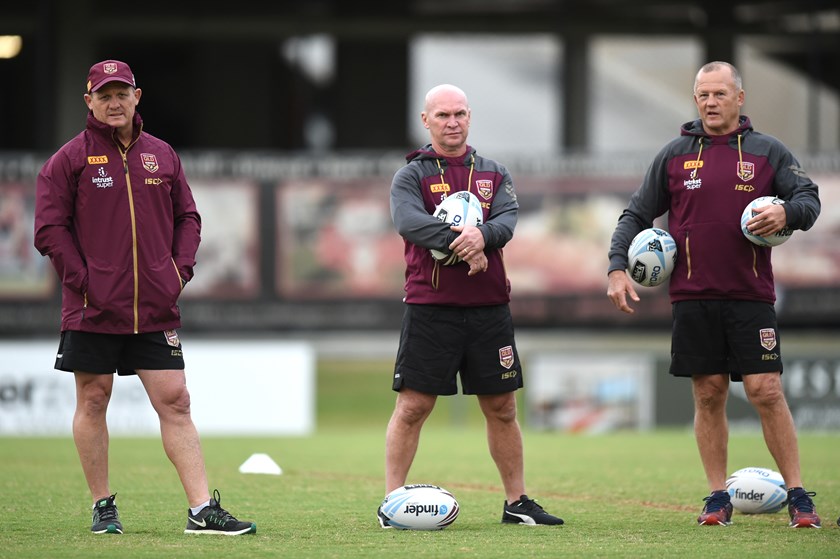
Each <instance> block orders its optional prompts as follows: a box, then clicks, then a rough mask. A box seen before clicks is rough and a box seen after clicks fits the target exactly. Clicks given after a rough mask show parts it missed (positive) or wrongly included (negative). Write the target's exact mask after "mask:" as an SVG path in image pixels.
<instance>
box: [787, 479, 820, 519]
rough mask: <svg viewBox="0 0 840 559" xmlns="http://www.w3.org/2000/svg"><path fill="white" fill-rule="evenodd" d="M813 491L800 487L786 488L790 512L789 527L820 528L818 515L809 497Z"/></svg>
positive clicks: (812, 494) (813, 494)
mask: <svg viewBox="0 0 840 559" xmlns="http://www.w3.org/2000/svg"><path fill="white" fill-rule="evenodd" d="M815 495H816V493H814V492H813V491H805V490H804V489H802V488H801V487H794V488H792V489H789V490H788V514H790V527H791V528H822V524H820V516H819V515H818V514H817V509H816V507H814V501H812V500H811V497H813V496H815Z"/></svg>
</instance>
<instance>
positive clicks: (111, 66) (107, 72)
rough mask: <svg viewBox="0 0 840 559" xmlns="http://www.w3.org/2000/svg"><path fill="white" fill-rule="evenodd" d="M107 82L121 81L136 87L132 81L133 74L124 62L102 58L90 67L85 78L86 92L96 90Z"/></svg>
mask: <svg viewBox="0 0 840 559" xmlns="http://www.w3.org/2000/svg"><path fill="white" fill-rule="evenodd" d="M109 82H123V83H125V84H128V85H130V86H131V87H137V85H136V84H135V83H134V74H133V73H132V72H131V68H129V67H128V64H126V63H125V62H120V61H119V60H103V61H102V62H97V63H96V64H94V65H93V66H91V67H90V71H89V72H88V79H87V92H88V93H91V92H93V91H98V90H99V88H100V87H102V86H103V85H105V84H106V83H109Z"/></svg>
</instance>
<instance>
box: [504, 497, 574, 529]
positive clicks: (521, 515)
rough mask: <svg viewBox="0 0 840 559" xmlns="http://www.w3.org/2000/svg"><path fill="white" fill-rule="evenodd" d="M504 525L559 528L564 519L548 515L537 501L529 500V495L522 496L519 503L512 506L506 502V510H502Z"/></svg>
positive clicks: (513, 503) (516, 502)
mask: <svg viewBox="0 0 840 559" xmlns="http://www.w3.org/2000/svg"><path fill="white" fill-rule="evenodd" d="M502 523H503V524H525V525H526V526H559V525H560V524H563V519H562V518H557V517H556V516H552V515H550V514H548V513H547V512H545V510H544V509H543V508H542V507H541V506H540V505H538V504H537V502H536V501H534V500H532V499H529V498H528V495H522V496H520V497H519V500H518V501H514V502H512V503H511V504H508V502H507V501H505V506H504V509H502Z"/></svg>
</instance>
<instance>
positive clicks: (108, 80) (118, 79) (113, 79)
mask: <svg viewBox="0 0 840 559" xmlns="http://www.w3.org/2000/svg"><path fill="white" fill-rule="evenodd" d="M111 82H121V83H124V84H125V85H130V86H131V87H135V86H134V84H133V83H131V82H130V81H128V80H126V79H125V78H121V77H118V76H111V77H108V78H105V79H104V80H102V81H101V82H99V83H98V84H96V85H94V86H91V88H90V93H93V92H94V91H99V90H100V89H102V86H104V85H106V84H109V83H111Z"/></svg>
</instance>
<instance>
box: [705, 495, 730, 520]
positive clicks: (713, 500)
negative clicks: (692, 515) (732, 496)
mask: <svg viewBox="0 0 840 559" xmlns="http://www.w3.org/2000/svg"><path fill="white" fill-rule="evenodd" d="M703 500H704V501H706V506H704V507H703V512H701V513H700V516H698V517H697V524H699V525H700V526H729V525H730V524H732V503H731V502H730V501H729V493H727V492H726V491H712V493H711V494H710V495H709V496H708V497H704V498H703Z"/></svg>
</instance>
